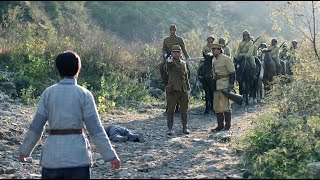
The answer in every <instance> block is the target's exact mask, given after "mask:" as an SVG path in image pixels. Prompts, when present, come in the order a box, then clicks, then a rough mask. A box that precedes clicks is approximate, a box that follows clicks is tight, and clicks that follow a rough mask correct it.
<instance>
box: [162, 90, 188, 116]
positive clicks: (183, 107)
mask: <svg viewBox="0 0 320 180" xmlns="http://www.w3.org/2000/svg"><path fill="white" fill-rule="evenodd" d="M166 99H167V108H168V111H167V113H168V114H173V113H174V111H175V108H176V104H177V102H178V103H179V105H180V113H187V111H188V105H189V94H188V92H182V91H173V93H168V92H167V93H166Z"/></svg>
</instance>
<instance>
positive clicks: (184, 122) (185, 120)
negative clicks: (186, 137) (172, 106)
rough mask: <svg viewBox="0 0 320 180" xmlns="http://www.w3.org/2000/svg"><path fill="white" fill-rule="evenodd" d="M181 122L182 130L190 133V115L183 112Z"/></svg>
mask: <svg viewBox="0 0 320 180" xmlns="http://www.w3.org/2000/svg"><path fill="white" fill-rule="evenodd" d="M181 122H182V131H183V133H184V134H190V131H189V130H188V126H187V124H188V115H187V113H181Z"/></svg>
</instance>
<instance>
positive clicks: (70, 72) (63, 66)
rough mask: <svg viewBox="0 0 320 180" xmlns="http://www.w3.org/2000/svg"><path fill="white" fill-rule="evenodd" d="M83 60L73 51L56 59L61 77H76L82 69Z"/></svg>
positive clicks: (61, 54) (64, 53)
mask: <svg viewBox="0 0 320 180" xmlns="http://www.w3.org/2000/svg"><path fill="white" fill-rule="evenodd" d="M80 63H81V59H80V57H79V55H78V54H76V53H74V52H72V51H65V52H63V53H60V54H59V55H58V56H57V58H56V67H57V69H58V71H59V74H60V76H61V77H65V76H75V75H76V74H77V72H78V71H79V68H80Z"/></svg>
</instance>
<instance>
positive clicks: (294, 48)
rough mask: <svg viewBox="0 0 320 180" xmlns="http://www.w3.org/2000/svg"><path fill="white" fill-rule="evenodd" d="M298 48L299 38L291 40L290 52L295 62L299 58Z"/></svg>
mask: <svg viewBox="0 0 320 180" xmlns="http://www.w3.org/2000/svg"><path fill="white" fill-rule="evenodd" d="M297 48H298V42H297V40H293V41H292V42H291V47H290V54H291V58H292V62H294V61H295V60H296V58H297Z"/></svg>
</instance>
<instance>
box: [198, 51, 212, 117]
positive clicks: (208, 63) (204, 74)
mask: <svg viewBox="0 0 320 180" xmlns="http://www.w3.org/2000/svg"><path fill="white" fill-rule="evenodd" d="M203 56H204V59H203V61H201V62H200V64H199V67H198V70H197V75H198V80H199V81H200V82H201V84H202V89H203V90H204V93H205V101H206V109H205V111H204V114H209V111H210V110H213V91H214V80H213V72H212V59H213V56H210V55H203Z"/></svg>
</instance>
